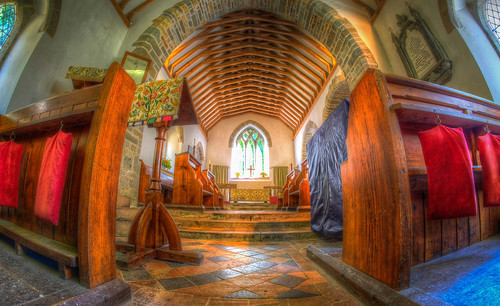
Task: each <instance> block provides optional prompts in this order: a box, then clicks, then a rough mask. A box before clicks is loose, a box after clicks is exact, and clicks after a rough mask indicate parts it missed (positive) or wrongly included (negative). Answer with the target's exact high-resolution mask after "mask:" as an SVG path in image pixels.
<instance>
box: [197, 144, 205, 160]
mask: <svg viewBox="0 0 500 306" xmlns="http://www.w3.org/2000/svg"><path fill="white" fill-rule="evenodd" d="M195 157H196V158H198V160H199V161H200V162H202V163H203V162H204V161H205V151H204V150H203V144H202V143H201V141H198V144H197V145H196V152H195Z"/></svg>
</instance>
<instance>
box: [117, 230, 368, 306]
mask: <svg viewBox="0 0 500 306" xmlns="http://www.w3.org/2000/svg"><path fill="white" fill-rule="evenodd" d="M312 243H314V244H315V245H317V244H318V243H321V242H320V241H314V242H312V241H301V242H294V243H290V242H273V243H248V242H212V241H204V240H189V239H183V246H184V249H186V250H188V249H190V250H200V251H201V252H202V253H203V255H204V257H205V259H204V262H203V263H202V264H201V265H199V266H194V265H188V264H179V263H174V262H167V261H161V260H153V261H151V262H149V263H147V264H145V265H143V266H141V267H139V268H138V269H136V270H132V271H121V270H120V273H121V275H122V276H123V279H124V280H125V281H126V282H127V283H128V284H129V285H130V287H131V289H132V301H131V302H130V303H129V305H189V306H195V305H301V306H305V305H359V304H360V302H359V301H358V300H357V299H356V298H355V297H354V296H353V295H351V294H350V293H349V292H347V291H346V290H345V289H344V288H343V287H342V286H341V285H340V284H338V283H337V282H336V281H334V280H332V279H330V278H329V277H328V276H326V275H324V274H323V272H321V271H320V270H318V268H317V267H316V265H314V264H313V263H311V262H310V261H309V260H308V259H307V258H306V248H307V246H308V245H310V244H312Z"/></svg>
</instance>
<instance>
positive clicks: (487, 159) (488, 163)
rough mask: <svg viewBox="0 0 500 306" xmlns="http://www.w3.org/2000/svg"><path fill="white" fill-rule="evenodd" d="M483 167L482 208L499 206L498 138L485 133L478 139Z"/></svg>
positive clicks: (499, 155)
mask: <svg viewBox="0 0 500 306" xmlns="http://www.w3.org/2000/svg"><path fill="white" fill-rule="evenodd" d="M478 144H479V157H480V158H481V165H482V166H483V198H484V202H483V206H484V207H489V206H500V136H495V135H491V134H490V133H487V134H486V135H484V136H480V137H478Z"/></svg>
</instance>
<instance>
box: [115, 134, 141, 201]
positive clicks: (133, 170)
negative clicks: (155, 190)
mask: <svg viewBox="0 0 500 306" xmlns="http://www.w3.org/2000/svg"><path fill="white" fill-rule="evenodd" d="M143 129H144V127H143V126H137V127H129V128H127V132H126V134H125V143H124V145H123V153H122V162H121V166H120V181H119V183H118V207H137V198H138V191H139V174H140V171H141V163H140V161H139V156H140V153H141V145H142V135H143V131H144V130H143Z"/></svg>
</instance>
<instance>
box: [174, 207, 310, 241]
mask: <svg viewBox="0 0 500 306" xmlns="http://www.w3.org/2000/svg"><path fill="white" fill-rule="evenodd" d="M169 212H170V213H171V214H172V216H173V217H174V219H175V222H176V224H177V226H178V228H179V232H180V234H181V237H183V238H192V239H209V240H236V241H284V240H290V239H293V240H307V239H313V238H317V237H318V236H317V235H316V234H315V233H313V232H312V231H311V217H310V213H309V212H306V213H292V212H282V211H216V212H213V211H205V212H200V211H185V210H182V209H169Z"/></svg>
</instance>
